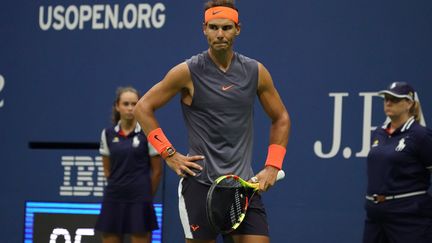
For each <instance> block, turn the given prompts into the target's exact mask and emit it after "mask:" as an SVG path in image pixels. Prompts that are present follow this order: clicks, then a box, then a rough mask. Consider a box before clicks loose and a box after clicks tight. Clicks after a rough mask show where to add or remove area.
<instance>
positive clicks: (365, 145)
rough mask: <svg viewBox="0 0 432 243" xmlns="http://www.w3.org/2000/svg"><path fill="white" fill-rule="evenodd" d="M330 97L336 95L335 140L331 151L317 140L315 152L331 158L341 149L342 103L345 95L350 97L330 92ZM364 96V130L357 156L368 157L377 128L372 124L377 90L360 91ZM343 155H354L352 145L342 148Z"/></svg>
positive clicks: (346, 156)
mask: <svg viewBox="0 0 432 243" xmlns="http://www.w3.org/2000/svg"><path fill="white" fill-rule="evenodd" d="M329 96H330V97H334V113H333V142H332V146H331V149H330V151H328V152H324V151H323V144H322V142H321V141H318V140H317V141H315V143H314V148H313V149H314V153H315V155H317V156H318V157H320V158H323V159H329V158H333V157H335V156H336V155H337V154H338V153H339V150H340V147H341V140H342V104H343V99H344V97H348V96H349V94H348V93H344V92H342V93H329ZM359 96H360V97H363V101H364V102H363V132H362V148H361V150H360V151H359V152H357V153H355V156H356V157H366V156H367V155H368V153H369V149H370V137H371V132H372V131H373V130H375V129H376V126H372V98H373V97H374V96H377V93H376V92H362V93H359ZM342 155H343V157H344V158H345V159H348V158H350V157H351V155H352V150H351V148H350V147H348V146H347V147H345V148H344V149H343V150H342Z"/></svg>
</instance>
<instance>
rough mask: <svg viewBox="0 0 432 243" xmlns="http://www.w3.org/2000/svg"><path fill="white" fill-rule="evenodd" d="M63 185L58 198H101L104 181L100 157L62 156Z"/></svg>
mask: <svg viewBox="0 0 432 243" xmlns="http://www.w3.org/2000/svg"><path fill="white" fill-rule="evenodd" d="M62 166H63V185H62V186H60V196H96V197H102V196H103V188H104V186H105V185H106V179H105V176H104V172H103V165H102V157H101V156H97V157H95V158H94V160H93V158H92V157H90V156H62Z"/></svg>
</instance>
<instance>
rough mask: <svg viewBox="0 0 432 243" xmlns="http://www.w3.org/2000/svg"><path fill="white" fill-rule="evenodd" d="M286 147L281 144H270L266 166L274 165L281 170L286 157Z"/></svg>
mask: <svg viewBox="0 0 432 243" xmlns="http://www.w3.org/2000/svg"><path fill="white" fill-rule="evenodd" d="M285 153H286V149H285V147H284V146H282V145H279V144H270V146H269V147H268V153H267V159H266V162H265V165H266V166H273V167H275V168H277V169H279V170H281V169H282V163H283V160H284V157H285Z"/></svg>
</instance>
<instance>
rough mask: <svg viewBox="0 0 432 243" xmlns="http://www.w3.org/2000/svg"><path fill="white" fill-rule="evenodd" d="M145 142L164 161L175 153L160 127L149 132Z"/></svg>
mask: <svg viewBox="0 0 432 243" xmlns="http://www.w3.org/2000/svg"><path fill="white" fill-rule="evenodd" d="M147 140H148V141H149V142H150V144H151V145H152V146H153V147H154V148H155V149H156V151H157V152H158V153H159V154H160V155H161V156H162V158H164V159H165V158H168V157H171V156H173V155H174V154H175V152H176V151H175V149H174V148H173V146H172V144H171V143H170V141H169V140H168V138H167V137H166V136H165V134H164V132H163V131H162V128H160V127H159V128H156V129H154V130H152V131H151V132H149V134H148V135H147Z"/></svg>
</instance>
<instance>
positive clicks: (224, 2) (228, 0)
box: [204, 0, 238, 11]
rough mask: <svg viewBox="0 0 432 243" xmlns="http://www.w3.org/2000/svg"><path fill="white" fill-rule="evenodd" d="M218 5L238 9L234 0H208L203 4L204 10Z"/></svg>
mask: <svg viewBox="0 0 432 243" xmlns="http://www.w3.org/2000/svg"><path fill="white" fill-rule="evenodd" d="M218 6H223V7H229V8H232V9H235V10H236V11H238V9H237V8H236V7H235V4H234V0H210V1H208V2H206V3H205V4H204V11H206V10H207V9H209V8H213V7H218Z"/></svg>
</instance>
